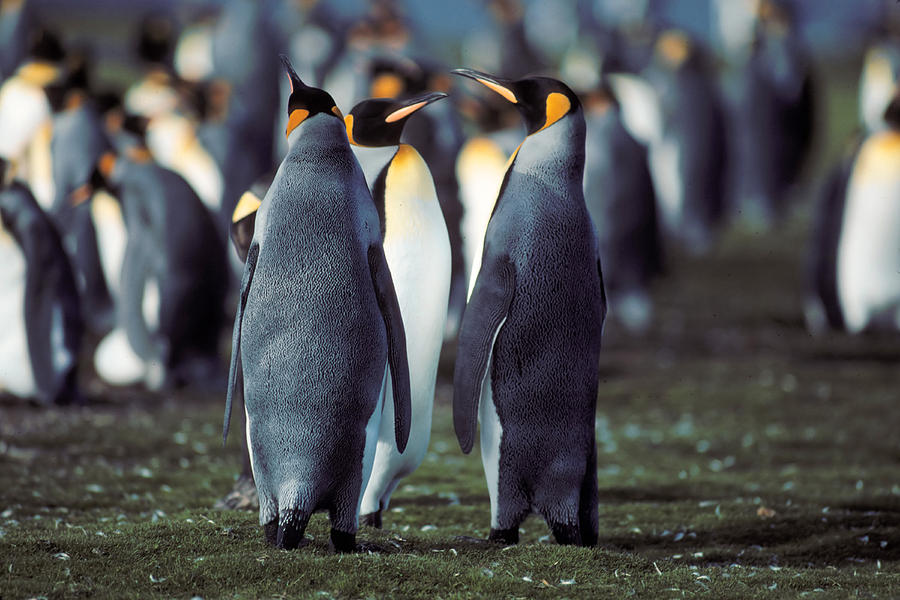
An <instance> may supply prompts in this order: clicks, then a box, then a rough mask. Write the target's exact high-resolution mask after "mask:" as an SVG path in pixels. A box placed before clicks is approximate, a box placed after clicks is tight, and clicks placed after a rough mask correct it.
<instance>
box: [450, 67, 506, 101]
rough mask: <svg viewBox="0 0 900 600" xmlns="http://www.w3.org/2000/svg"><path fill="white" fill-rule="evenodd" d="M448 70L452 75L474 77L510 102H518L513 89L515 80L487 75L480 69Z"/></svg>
mask: <svg viewBox="0 0 900 600" xmlns="http://www.w3.org/2000/svg"><path fill="white" fill-rule="evenodd" d="M450 72H451V73H453V74H454V75H462V76H463V77H468V78H469V79H474V80H475V81H477V82H478V83H480V84H482V85H483V86H485V87H487V88H488V89H490V90H491V91H494V92H496V93H498V94H500V95H501V96H503V97H504V98H505V99H506V100H508V101H509V102H512V103H513V104H518V103H519V100H518V98H516V93H515V92H514V91H513V88H514V86H515V82H513V81H512V80H510V79H502V78H500V77H494V76H493V75H488V74H487V73H482V72H481V71H475V70H474V69H453V70H452V71H450Z"/></svg>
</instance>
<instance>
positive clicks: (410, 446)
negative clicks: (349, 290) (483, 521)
mask: <svg viewBox="0 0 900 600" xmlns="http://www.w3.org/2000/svg"><path fill="white" fill-rule="evenodd" d="M417 204H418V206H419V208H420V211H419V214H417V215H414V216H413V215H408V214H407V215H406V218H407V219H409V220H407V221H406V225H408V231H407V234H406V235H403V236H396V235H387V236H386V238H385V242H384V254H385V257H386V258H387V262H388V266H389V267H390V270H391V278H392V279H393V281H394V289H395V290H396V293H397V301H398V303H399V305H400V313H401V315H402V317H403V328H404V331H405V332H406V353H407V359H408V363H409V383H410V399H411V405H412V406H411V409H412V415H411V419H410V433H409V441H408V443H407V446H406V450H405V451H404V452H403V454H400V453H399V452H398V451H397V445H396V436H395V432H394V405H393V402H394V396H393V390H392V387H391V384H390V383H389V384H388V385H387V388H386V390H385V406H384V416H383V419H382V422H381V429H380V433H379V440H378V447H377V450H376V454H375V462H374V467H373V472H372V477H371V479H370V484H371V485H370V486H368V487H367V488H366V491H365V494H364V498H363V503H362V511H363V513H364V514H368V513H371V512H376V511H378V510H379V509H383V508H387V502H388V500H389V496H390V494H391V492H393V489H394V487H395V486H396V482H397V480H398V479H399V478H401V477H404V476H406V475H408V474H409V473H411V472H413V471H414V470H415V469H416V467H418V466H419V464H421V462H422V459H423V458H424V457H425V452H426V450H427V449H428V442H429V440H430V437H431V415H432V408H433V406H434V386H435V378H436V377H437V367H438V359H439V357H440V352H441V343H442V341H443V332H444V326H445V323H446V321H447V301H448V298H449V295H450V242H449V239H448V236H447V228H446V226H445V225H444V219H443V216H442V214H441V212H440V207H439V205H438V203H437V200H436V199H433V201H431V202H427V203H417ZM410 217H411V218H410ZM382 500H383V501H384V502H383V504H384V505H383V506H382V505H381V504H382Z"/></svg>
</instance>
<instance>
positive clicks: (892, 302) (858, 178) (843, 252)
mask: <svg viewBox="0 0 900 600" xmlns="http://www.w3.org/2000/svg"><path fill="white" fill-rule="evenodd" d="M884 121H885V123H886V124H887V125H888V127H889V129H888V130H886V131H882V132H877V133H874V134H872V135H870V136H869V137H868V138H867V139H866V140H865V141H864V142H863V144H862V146H861V147H860V149H859V153H858V155H857V157H856V161H855V162H854V164H853V170H852V171H851V173H850V178H849V180H848V181H847V192H846V200H845V205H844V213H843V223H842V225H841V233H840V237H839V240H838V246H837V296H838V299H839V300H840V305H841V311H842V313H843V318H844V325H845V327H846V328H847V331H849V332H850V333H859V332H861V331H863V330H864V329H866V328H870V327H874V328H885V329H891V330H900V275H898V274H900V176H898V170H897V166H898V165H900V91H898V92H897V94H896V95H895V97H894V100H893V101H892V102H891V104H890V105H889V106H888V108H887V110H886V111H885V116H884Z"/></svg>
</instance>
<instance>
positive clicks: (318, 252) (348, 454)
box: [224, 56, 410, 551]
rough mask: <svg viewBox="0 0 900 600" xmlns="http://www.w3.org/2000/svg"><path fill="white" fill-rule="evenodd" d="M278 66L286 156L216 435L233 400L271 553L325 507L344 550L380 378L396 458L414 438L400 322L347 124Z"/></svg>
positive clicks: (372, 435) (369, 450)
mask: <svg viewBox="0 0 900 600" xmlns="http://www.w3.org/2000/svg"><path fill="white" fill-rule="evenodd" d="M282 61H283V62H284V64H285V67H286V69H287V72H288V76H289V77H290V81H291V88H292V92H291V96H290V99H289V101H288V113H289V119H288V128H287V137H288V144H289V147H290V150H289V151H288V154H287V156H286V157H285V158H284V160H283V161H282V163H281V166H280V167H279V169H278V172H277V174H276V176H275V179H274V180H273V182H272V185H271V187H270V188H269V191H268V192H267V193H266V196H265V198H264V199H263V201H262V203H261V204H260V207H259V209H258V211H257V212H256V217H255V221H256V222H255V227H254V233H253V238H252V242H251V244H250V248H249V251H248V253H247V261H246V264H245V267H244V273H243V278H242V281H241V291H240V297H239V300H238V307H237V313H236V315H235V323H234V335H233V342H232V348H233V350H232V356H231V371H230V373H229V383H228V395H227V398H226V408H225V430H224V433H225V435H227V433H228V425H229V419H230V412H231V405H232V402H233V399H234V398H235V396H236V395H239V394H242V395H243V398H244V406H245V412H246V418H247V426H246V431H247V445H248V447H249V449H250V459H251V464H252V466H253V476H254V479H255V481H256V487H257V492H258V494H259V507H260V508H259V518H260V524H261V525H263V526H264V529H265V533H266V538H267V540H268V541H269V542H270V543H272V544H274V545H275V546H277V547H279V548H295V547H297V546H299V545H300V544H301V543H302V541H303V535H304V531H305V529H306V525H307V523H308V522H309V518H310V516H311V515H312V513H313V512H315V511H318V510H328V511H329V516H330V518H331V543H332V544H333V546H334V548H335V549H336V550H338V551H351V550H353V549H354V548H355V546H356V531H357V529H358V526H359V525H358V523H359V506H360V502H361V495H362V491H363V489H364V487H365V485H366V482H367V481H368V478H369V474H370V473H371V469H372V462H373V460H374V457H375V446H376V442H377V440H378V431H379V428H380V425H381V411H382V405H383V401H384V386H385V385H387V377H388V374H389V373H390V376H391V384H390V385H391V386H392V389H393V393H394V426H395V435H396V443H397V446H398V448H399V449H400V450H401V451H402V450H403V449H405V447H406V442H407V439H408V438H409V427H410V392H409V367H408V364H407V358H406V356H407V355H406V341H405V336H404V329H403V319H402V317H401V315H400V307H399V306H398V304H397V296H396V294H395V292H394V284H393V282H392V280H391V273H390V270H389V269H388V265H387V260H386V259H385V255H384V249H383V247H382V243H381V233H380V228H379V223H378V213H377V212H376V210H375V206H374V204H373V203H372V197H371V195H370V194H369V191H368V189H367V187H366V182H365V179H364V178H363V174H362V171H361V170H360V168H359V165H358V164H357V162H356V159H355V158H354V157H353V153H352V152H351V151H350V145H349V143H348V141H347V132H346V129H345V128H344V123H343V118H342V115H341V113H340V111H339V110H338V109H337V107H336V106H335V104H334V101H333V100H332V98H331V96H330V95H328V93H327V92H324V91H323V90H320V89H317V88H312V87H308V86H306V85H304V84H303V82H302V81H300V78H299V77H298V76H297V74H296V73H295V72H294V70H293V68H291V66H290V62H289V61H288V60H287V58H286V57H284V56H282ZM388 369H389V371H388ZM241 381H243V385H240V383H241Z"/></svg>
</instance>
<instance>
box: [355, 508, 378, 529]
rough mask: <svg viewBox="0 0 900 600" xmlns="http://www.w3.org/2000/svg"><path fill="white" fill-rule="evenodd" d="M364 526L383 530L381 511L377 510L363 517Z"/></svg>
mask: <svg viewBox="0 0 900 600" xmlns="http://www.w3.org/2000/svg"><path fill="white" fill-rule="evenodd" d="M360 519H361V520H362V524H363V525H368V526H369V527H374V528H376V529H381V511H380V510H376V511H375V512H372V513H368V514H365V515H362V516H361V517H360Z"/></svg>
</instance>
